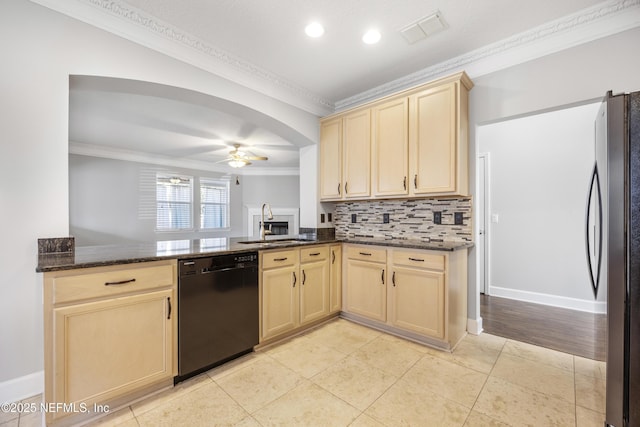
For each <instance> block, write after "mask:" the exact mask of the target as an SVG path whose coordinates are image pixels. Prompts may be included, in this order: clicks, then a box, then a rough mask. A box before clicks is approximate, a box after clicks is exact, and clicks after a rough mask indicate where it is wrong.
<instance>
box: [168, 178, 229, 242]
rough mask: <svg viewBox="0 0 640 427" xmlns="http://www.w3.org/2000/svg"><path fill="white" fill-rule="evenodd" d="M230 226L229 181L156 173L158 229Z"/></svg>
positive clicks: (184, 229) (208, 228)
mask: <svg viewBox="0 0 640 427" xmlns="http://www.w3.org/2000/svg"><path fill="white" fill-rule="evenodd" d="M198 225H199V227H200V229H201V230H219V229H224V228H228V227H229V182H228V181H226V180H216V179H210V178H199V177H195V178H194V177H184V176H176V175H168V174H166V173H164V174H157V175H156V230H157V231H187V230H193V229H195V228H196V227H197V226H198Z"/></svg>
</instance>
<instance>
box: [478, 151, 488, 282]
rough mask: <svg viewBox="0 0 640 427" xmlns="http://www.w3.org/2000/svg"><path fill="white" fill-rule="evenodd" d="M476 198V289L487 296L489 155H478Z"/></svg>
mask: <svg viewBox="0 0 640 427" xmlns="http://www.w3.org/2000/svg"><path fill="white" fill-rule="evenodd" d="M477 170H478V177H477V179H478V197H477V201H476V203H477V209H476V212H477V215H478V222H477V224H478V227H477V230H476V231H477V236H476V242H477V244H476V248H477V251H478V289H479V291H480V293H483V294H486V295H489V286H488V283H489V280H488V276H489V275H488V270H489V251H488V245H487V243H488V241H489V239H488V235H487V232H488V221H487V218H488V217H489V213H488V212H489V153H481V154H479V155H478V168H477Z"/></svg>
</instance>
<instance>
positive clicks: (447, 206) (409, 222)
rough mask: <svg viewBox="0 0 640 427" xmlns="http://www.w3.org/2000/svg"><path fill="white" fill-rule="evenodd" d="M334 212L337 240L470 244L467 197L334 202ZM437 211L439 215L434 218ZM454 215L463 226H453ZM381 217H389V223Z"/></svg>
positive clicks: (468, 202) (471, 239)
mask: <svg viewBox="0 0 640 427" xmlns="http://www.w3.org/2000/svg"><path fill="white" fill-rule="evenodd" d="M335 209H336V210H335V219H334V225H335V227H336V237H338V238H355V237H358V238H363V237H364V238H374V239H388V240H393V239H398V240H418V241H423V242H425V241H426V242H429V241H431V242H441V241H464V242H472V241H473V227H472V206H471V198H469V197H466V198H458V199H412V200H376V201H358V202H341V203H336V208H335ZM437 212H439V213H440V214H439V215H435V213H437ZM455 213H459V214H462V224H460V225H456V224H455ZM384 214H388V215H389V222H388V223H385V221H384V219H385V218H384V217H385V215H384ZM435 216H439V217H440V222H441V224H436V223H435V222H434V217H435ZM353 220H355V222H353Z"/></svg>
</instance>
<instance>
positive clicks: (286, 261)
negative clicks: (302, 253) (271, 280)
mask: <svg viewBox="0 0 640 427" xmlns="http://www.w3.org/2000/svg"><path fill="white" fill-rule="evenodd" d="M298 252H299V251H298V250H297V249H288V250H285V251H264V252H261V258H260V261H261V263H260V266H261V267H262V269H263V270H266V269H268V268H276V267H287V266H290V265H295V264H297V263H298Z"/></svg>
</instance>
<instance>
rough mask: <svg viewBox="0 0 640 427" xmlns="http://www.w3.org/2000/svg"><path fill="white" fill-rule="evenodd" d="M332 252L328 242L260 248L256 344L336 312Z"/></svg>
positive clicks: (338, 304) (309, 324) (302, 327)
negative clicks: (293, 246)
mask: <svg viewBox="0 0 640 427" xmlns="http://www.w3.org/2000/svg"><path fill="white" fill-rule="evenodd" d="M334 246H335V245H334ZM334 254H335V248H333V247H330V246H329V245H313V246H308V247H303V248H295V249H282V250H278V249H273V250H265V251H260V285H259V289H260V291H259V294H260V344H264V343H265V342H269V341H272V340H274V339H279V338H282V337H285V336H287V335H290V334H293V333H296V332H298V331H301V330H303V329H304V328H306V327H309V326H312V325H315V324H317V323H319V322H322V321H324V320H326V319H328V318H330V317H331V316H335V315H336V314H338V313H339V312H340V309H341V307H340V299H339V298H336V296H335V287H336V286H339V283H340V282H339V281H336V280H335V275H336V274H339V273H337V272H339V271H340V267H339V265H338V264H337V263H339V262H340V259H339V258H338V259H337V260H336V259H335V258H334V256H333V255H334ZM336 262H337V263H336Z"/></svg>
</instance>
